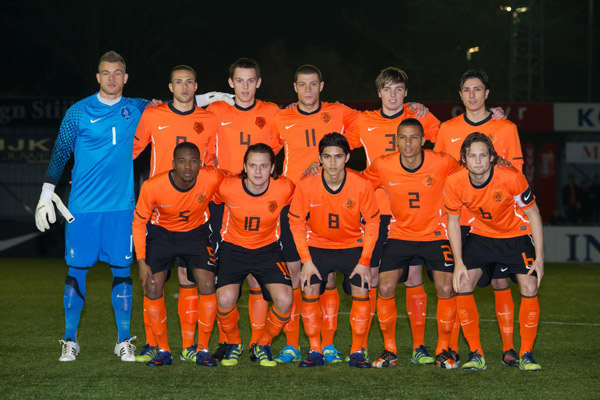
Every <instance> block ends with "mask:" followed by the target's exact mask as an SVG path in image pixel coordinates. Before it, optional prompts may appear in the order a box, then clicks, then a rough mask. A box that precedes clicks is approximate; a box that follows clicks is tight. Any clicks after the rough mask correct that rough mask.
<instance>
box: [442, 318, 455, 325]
mask: <svg viewBox="0 0 600 400" xmlns="http://www.w3.org/2000/svg"><path fill="white" fill-rule="evenodd" d="M440 322H441V323H442V324H453V323H454V321H444V320H443V319H440Z"/></svg>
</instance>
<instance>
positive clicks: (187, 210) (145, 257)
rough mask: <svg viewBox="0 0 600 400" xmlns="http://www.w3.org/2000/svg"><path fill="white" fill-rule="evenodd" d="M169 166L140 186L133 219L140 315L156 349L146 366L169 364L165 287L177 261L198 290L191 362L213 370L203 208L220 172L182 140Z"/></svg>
mask: <svg viewBox="0 0 600 400" xmlns="http://www.w3.org/2000/svg"><path fill="white" fill-rule="evenodd" d="M171 165H172V166H173V169H172V170H171V171H166V172H163V173H160V174H157V175H155V176H154V177H152V178H150V179H148V180H147V181H146V182H144V184H143V185H142V189H141V190H140V197H139V201H138V204H137V207H136V209H135V216H134V219H133V239H134V243H135V251H136V255H137V259H138V266H139V269H140V271H139V272H140V280H141V282H142V287H143V288H144V294H145V296H144V314H145V318H147V320H148V322H149V324H150V327H151V330H152V334H153V337H154V338H156V341H157V344H158V353H157V354H156V356H155V357H154V358H153V359H152V360H150V361H148V362H147V365H149V366H163V365H170V364H171V363H172V359H171V349H170V347H169V342H168V337H167V311H166V308H165V300H164V286H165V282H166V280H167V278H168V273H169V270H170V269H171V268H173V264H174V262H175V259H176V258H180V259H182V260H183V262H184V263H185V265H186V267H187V268H188V270H190V271H191V272H192V274H193V276H194V280H195V281H196V284H197V286H198V289H195V288H194V292H195V293H196V294H195V296H194V298H195V302H196V306H195V307H193V310H194V311H196V310H197V312H195V313H194V314H196V315H197V317H196V318H197V324H198V344H197V346H193V347H194V361H195V362H196V364H198V365H200V366H206V367H216V366H217V362H216V361H215V360H214V359H213V358H212V357H211V356H210V353H209V351H208V341H209V339H210V334H211V332H212V329H213V325H214V321H215V316H216V312H217V307H216V295H215V257H214V252H213V249H212V247H211V245H210V239H209V234H210V227H209V224H208V218H209V215H208V204H209V202H210V199H211V198H212V197H213V194H214V193H215V191H216V190H217V188H218V186H219V184H220V183H221V182H222V181H223V178H224V173H223V172H222V171H220V170H219V169H217V168H215V167H212V166H206V167H202V168H201V165H202V160H201V157H200V151H199V149H198V147H197V146H196V145H195V144H193V143H192V142H187V141H184V142H181V143H179V144H178V145H177V146H176V147H175V150H174V151H173V160H172V163H171ZM192 339H193V335H192Z"/></svg>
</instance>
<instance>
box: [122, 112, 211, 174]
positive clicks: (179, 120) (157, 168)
mask: <svg viewBox="0 0 600 400" xmlns="http://www.w3.org/2000/svg"><path fill="white" fill-rule="evenodd" d="M216 131H217V117H216V115H214V114H213V113H211V112H208V111H206V110H203V109H202V108H200V107H194V108H193V109H191V110H190V111H186V112H182V111H179V110H177V109H176V108H175V107H173V104H172V103H162V104H161V105H159V106H156V107H148V108H147V109H146V110H145V111H144V113H143V114H142V118H141V119H140V123H139V125H138V128H137V130H136V132H135V140H134V143H133V158H136V157H137V156H138V155H139V154H140V153H141V152H142V151H143V150H144V149H145V148H146V146H147V145H148V143H152V155H151V157H150V177H153V176H154V175H157V174H160V173H162V172H165V171H170V170H171V169H172V168H173V150H174V149H175V146H177V145H178V144H179V143H181V142H191V143H194V144H195V145H196V146H198V149H199V150H200V157H201V158H202V162H203V163H204V165H211V164H212V160H213V159H214V157H215V156H214V153H215V152H214V150H213V149H212V148H210V147H209V146H208V142H209V139H210V137H211V136H214V135H215V132H216Z"/></svg>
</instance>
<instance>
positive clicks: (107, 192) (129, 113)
mask: <svg viewBox="0 0 600 400" xmlns="http://www.w3.org/2000/svg"><path fill="white" fill-rule="evenodd" d="M102 100H103V99H101V98H100V96H99V94H98V93H96V94H94V95H92V96H89V97H86V98H85V99H83V100H80V101H78V102H77V103H75V104H73V105H72V106H71V107H70V108H69V109H68V110H67V113H66V114H65V117H64V118H63V121H62V123H61V125H60V131H59V133H58V138H57V139H56V144H55V145H54V150H53V151H52V157H51V159H50V165H49V166H48V171H47V172H46V177H45V179H44V182H48V183H51V184H54V185H56V184H57V183H58V181H59V180H60V177H61V175H62V174H63V171H64V168H65V165H66V164H67V162H68V161H69V159H70V158H71V155H72V154H74V157H75V164H74V166H73V171H72V174H71V180H72V184H71V194H70V195H69V209H70V211H71V212H73V213H90V212H108V211H123V210H132V209H133V208H134V207H135V197H134V193H133V160H132V158H131V153H132V148H133V137H134V134H135V130H136V127H137V125H138V121H139V120H140V117H141V115H142V112H143V111H144V108H145V107H146V104H148V102H147V101H146V100H142V99H130V98H126V97H121V99H120V100H119V101H118V102H116V103H115V104H112V105H109V104H107V103H110V101H102Z"/></svg>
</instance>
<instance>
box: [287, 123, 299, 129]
mask: <svg viewBox="0 0 600 400" xmlns="http://www.w3.org/2000/svg"><path fill="white" fill-rule="evenodd" d="M293 126H296V124H291V125H286V126H285V129H290V128H291V127H293Z"/></svg>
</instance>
